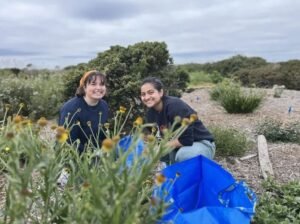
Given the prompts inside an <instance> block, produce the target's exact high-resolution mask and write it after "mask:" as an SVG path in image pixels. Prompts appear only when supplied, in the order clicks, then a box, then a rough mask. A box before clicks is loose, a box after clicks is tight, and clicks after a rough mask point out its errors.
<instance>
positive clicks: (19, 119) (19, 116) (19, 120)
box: [13, 115, 23, 124]
mask: <svg viewBox="0 0 300 224" xmlns="http://www.w3.org/2000/svg"><path fill="white" fill-rule="evenodd" d="M22 120H23V117H22V116H21V115H17V116H15V117H14V118H13V121H14V123H15V124H19V123H20V122H21V121H22Z"/></svg>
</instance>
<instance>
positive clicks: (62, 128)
mask: <svg viewBox="0 0 300 224" xmlns="http://www.w3.org/2000/svg"><path fill="white" fill-rule="evenodd" d="M56 132H57V133H59V134H62V133H64V132H66V129H65V128H64V127H63V126H58V127H57V128H56Z"/></svg>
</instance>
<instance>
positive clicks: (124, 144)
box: [117, 135, 144, 167]
mask: <svg viewBox="0 0 300 224" xmlns="http://www.w3.org/2000/svg"><path fill="white" fill-rule="evenodd" d="M130 147H132V137H131V136H130V135H126V136H125V137H123V138H121V139H120V141H119V143H118V147H117V148H118V154H123V153H126V152H127V151H128V150H130ZM143 149H144V142H143V141H142V140H141V139H139V140H138V141H137V143H136V145H135V148H134V149H132V151H130V152H129V154H128V155H127V158H126V166H127V167H131V166H132V165H133V163H134V161H135V160H136V159H137V158H138V157H139V156H141V154H142V152H143Z"/></svg>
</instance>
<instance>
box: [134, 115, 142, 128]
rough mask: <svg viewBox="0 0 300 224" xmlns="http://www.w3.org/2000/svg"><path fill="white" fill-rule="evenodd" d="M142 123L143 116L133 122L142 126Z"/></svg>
mask: <svg viewBox="0 0 300 224" xmlns="http://www.w3.org/2000/svg"><path fill="white" fill-rule="evenodd" d="M142 124H143V118H142V117H137V119H136V120H135V121H134V123H133V125H134V126H140V125H142Z"/></svg>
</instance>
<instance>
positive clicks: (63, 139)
mask: <svg viewBox="0 0 300 224" xmlns="http://www.w3.org/2000/svg"><path fill="white" fill-rule="evenodd" d="M68 137H69V135H68V132H63V133H57V134H56V139H57V141H58V142H59V143H65V142H66V141H67V139H68Z"/></svg>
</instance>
